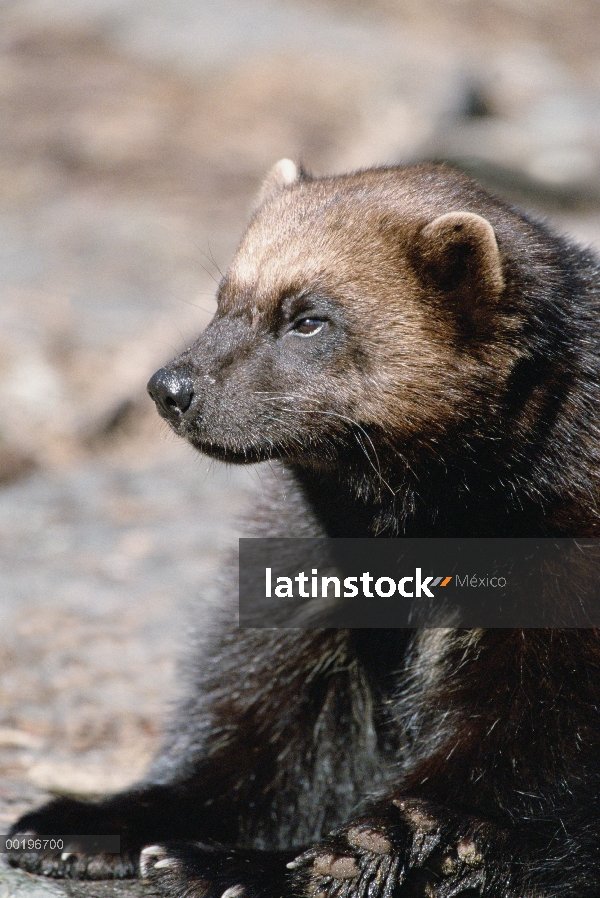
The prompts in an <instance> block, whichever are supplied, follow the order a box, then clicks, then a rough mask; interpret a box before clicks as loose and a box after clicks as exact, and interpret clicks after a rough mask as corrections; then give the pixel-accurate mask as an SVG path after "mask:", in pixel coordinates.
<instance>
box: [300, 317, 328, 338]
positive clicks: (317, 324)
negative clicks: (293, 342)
mask: <svg viewBox="0 0 600 898" xmlns="http://www.w3.org/2000/svg"><path fill="white" fill-rule="evenodd" d="M324 324H325V322H324V321H323V320H322V319H321V318H300V319H299V320H298V321H296V322H295V323H294V326H293V328H292V331H293V333H295V334H298V336H300V337H312V336H313V334H318V333H319V331H320V330H321V328H322V327H323V325H324Z"/></svg>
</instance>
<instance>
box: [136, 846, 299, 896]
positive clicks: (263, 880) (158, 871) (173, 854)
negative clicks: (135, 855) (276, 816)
mask: <svg viewBox="0 0 600 898" xmlns="http://www.w3.org/2000/svg"><path fill="white" fill-rule="evenodd" d="M293 854H294V853H293V852H263V851H245V850H242V849H229V848H223V847H221V846H216V845H207V844H204V843H202V842H165V843H163V844H159V845H149V846H147V847H146V848H144V849H143V850H142V852H141V855H140V874H141V876H142V877H143V878H144V879H146V880H147V881H148V882H150V883H151V884H152V885H153V886H154V887H155V888H156V889H157V891H158V892H159V893H160V894H162V895H165V896H168V898H180V896H185V898H281V895H282V894H283V892H284V888H285V881H286V878H287V876H288V874H287V868H286V864H287V863H288V862H289V860H290V858H292V857H293Z"/></svg>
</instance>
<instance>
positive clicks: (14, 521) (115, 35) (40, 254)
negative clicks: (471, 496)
mask: <svg viewBox="0 0 600 898" xmlns="http://www.w3.org/2000/svg"><path fill="white" fill-rule="evenodd" d="M599 44H600V5H599V4H598V3H597V0H582V2H577V0H575V2H567V0H562V2H561V0H374V2H371V3H367V4H365V3H364V2H362V0H354V2H352V0H304V2H294V3H292V2H287V0H280V2H277V0H219V2H218V3H215V2H211V0H171V2H169V3H163V2H162V0H21V2H19V0H14V2H11V0H3V2H0V122H1V124H2V127H1V128H0V291H1V292H0V626H1V634H0V832H5V831H6V829H7V827H8V826H9V824H10V822H11V821H12V820H13V819H14V818H15V817H16V816H17V815H18V814H20V813H21V812H23V811H24V810H25V809H26V808H29V807H31V806H32V804H34V803H36V802H38V801H40V800H41V799H43V798H44V797H47V796H48V795H50V794H61V793H63V794H64V793H71V794H77V795H85V796H93V795H97V794H100V793H101V792H103V791H105V790H112V789H118V788H120V787H122V786H125V785H127V784H128V783H130V782H132V781H134V780H135V779H136V778H138V777H140V776H141V775H142V773H143V770H144V768H145V765H146V764H147V762H148V759H149V757H150V756H151V755H152V752H153V751H154V750H155V748H156V745H157V744H158V741H159V739H160V727H161V720H162V718H163V714H164V708H165V707H166V706H167V705H168V703H169V702H170V701H172V700H173V699H174V697H175V696H176V694H177V690H178V687H177V684H176V675H175V659H176V657H177V654H178V652H179V651H180V647H181V645H182V644H183V643H184V642H185V631H186V629H187V627H188V626H189V625H190V622H192V621H193V618H194V611H193V608H194V607H195V606H194V602H195V601H196V600H197V599H198V597H199V598H200V600H201V598H202V596H203V595H204V594H206V592H207V590H209V589H210V583H211V580H212V576H213V573H214V571H215V569H216V567H217V566H218V563H219V558H220V557H221V555H222V553H223V551H224V550H225V548H226V546H227V545H229V544H231V543H232V540H233V539H234V537H235V518H236V515H238V514H240V513H242V512H243V509H244V507H245V506H246V505H247V503H248V501H249V499H250V497H251V495H252V491H253V490H255V489H260V476H259V473H258V472H251V471H243V470H227V469H225V468H223V467H220V466H218V465H209V464H208V462H206V460H203V459H201V458H200V457H198V456H195V455H194V454H193V453H192V452H191V450H189V449H188V448H186V447H185V446H184V445H181V444H179V443H178V442H177V441H176V440H175V439H174V438H172V437H170V436H169V434H168V433H167V430H166V428H165V427H163V426H162V425H161V424H160V422H159V420H158V419H157V416H156V414H155V412H154V410H153V408H152V407H151V403H150V401H149V399H148V398H147V397H146V394H145V383H146V381H147V379H148V377H149V375H150V374H151V373H152V372H153V371H154V370H155V369H156V368H157V367H158V366H159V365H161V364H162V363H163V362H164V361H166V360H167V359H168V358H170V357H171V356H172V355H174V354H176V353H177V352H178V351H180V350H181V349H182V348H183V347H184V346H185V345H186V344H187V343H188V342H189V340H190V339H192V338H193V336H194V335H195V334H197V333H198V331H199V330H201V329H202V328H203V327H204V326H205V324H206V323H207V321H208V320H209V318H210V315H211V314H212V310H213V307H214V306H213V294H214V291H215V283H216V282H218V280H219V279H220V277H221V271H223V270H224V268H225V266H226V265H227V264H228V260H229V259H230V258H231V255H232V253H233V251H234V249H235V245H236V241H237V240H238V238H239V235H240V233H241V231H242V229H243V226H244V223H245V221H246V220H247V217H248V213H249V210H250V209H251V206H252V201H253V196H254V195H255V192H256V190H257V187H258V185H259V183H260V179H261V177H262V176H263V174H264V173H265V172H266V170H267V169H268V168H269V167H270V166H271V165H272V164H273V162H274V161H276V160H277V159H278V158H280V157H282V156H291V157H293V158H295V159H297V160H299V161H301V162H302V163H303V164H304V165H305V166H306V167H307V168H308V169H309V170H313V171H315V172H316V173H326V172H333V171H341V170H344V169H347V168H352V167H358V166H366V165H371V164H374V163H396V162H404V161H413V160H417V159H422V158H428V159H448V160H451V161H452V162H454V163H455V164H457V165H459V166H461V167H463V168H464V169H466V170H468V171H471V172H474V173H476V174H477V175H478V176H479V177H480V178H481V179H482V180H484V181H485V182H486V183H487V184H488V185H489V186H491V187H492V188H493V189H495V190H497V191H498V192H500V193H502V194H503V195H505V196H506V197H508V198H509V199H510V200H511V201H515V202H517V203H519V204H520V205H521V206H524V207H526V208H528V209H530V210H532V211H534V212H536V213H537V214H540V215H543V216H546V217H547V218H548V219H549V220H550V221H552V222H555V223H556V225H557V226H558V227H559V228H561V229H563V230H567V231H568V232H570V233H571V234H572V235H573V236H574V237H576V238H578V239H580V240H582V241H584V242H586V243H592V244H596V245H598V246H600V217H599V201H600V53H599V49H600V47H599ZM32 883H33V884H32ZM42 888H43V884H41V883H39V882H37V881H35V880H31V878H28V877H27V876H26V875H25V874H17V873H15V874H12V873H11V874H7V873H2V872H0V898H1V896H5V895H6V896H8V895H12V894H20V893H21V891H27V890H29V891H30V894H31V890H32V889H33V890H34V891H35V890H36V889H37V890H41V889H42ZM54 888H56V886H54ZM69 888H70V890H71V892H70V894H73V895H78V894H90V895H96V896H99V898H102V896H104V895H108V894H109V893H110V894H111V895H112V894H116V893H118V892H119V889H121V893H123V889H125V892H126V891H127V888H129V890H130V891H131V892H132V894H138V893H140V892H139V888H140V887H138V886H137V885H131V886H129V887H118V888H117V887H114V886H112V885H109V884H105V885H100V884H96V885H93V886H91V887H87V892H86V890H85V887H80V886H77V885H73V886H70V887H69ZM61 889H62V887H61ZM78 889H79V890H80V891H78ZM136 889H138V892H136ZM59 894H62V892H61V891H59Z"/></svg>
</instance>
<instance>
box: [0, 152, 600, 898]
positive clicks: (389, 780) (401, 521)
mask: <svg viewBox="0 0 600 898" xmlns="http://www.w3.org/2000/svg"><path fill="white" fill-rule="evenodd" d="M218 299H219V308H218V312H217V314H216V316H215V318H214V320H213V322H211V324H210V326H209V327H208V328H207V330H206V331H205V333H204V334H203V335H201V337H200V338H199V339H198V341H197V342H196V343H195V344H194V345H193V346H192V347H191V348H190V349H188V350H187V351H186V352H184V353H183V354H182V355H181V356H180V357H179V358H178V359H176V360H174V361H173V362H172V363H170V365H168V366H167V367H166V368H165V369H161V371H160V372H158V373H157V374H156V375H155V376H154V378H153V379H152V380H151V382H150V384H149V389H150V392H151V395H152V396H153V398H154V399H155V401H156V403H157V407H158V409H159V411H160V413H161V414H162V415H163V416H164V417H165V418H166V419H167V420H169V422H170V423H171V425H172V426H173V428H174V429H175V431H176V432H177V433H179V434H180V435H181V436H183V437H185V438H186V439H188V440H189V441H190V442H191V443H192V444H193V445H194V446H196V447H197V448H198V449H199V450H200V451H202V452H205V453H207V454H209V455H212V456H214V457H217V458H222V459H225V460H228V461H230V462H237V463H245V462H246V463H250V462H255V461H262V460H271V461H273V462H274V464H275V465H276V467H275V468H274V469H273V471H272V474H269V473H268V472H267V473H266V474H265V492H264V496H263V498H262V505H261V508H257V509H256V510H255V513H254V514H253V517H252V520H251V521H250V522H249V530H250V532H251V533H252V534H253V535H263V536H264V535H272V536H289V535H295V536H373V537H374V536H380V535H383V536H397V537H401V536H404V535H407V536H535V537H544V536H599V535H600V524H599V520H600V519H599V512H598V493H599V480H598V477H599V472H600V457H599V454H600V434H599V432H598V427H597V409H598V407H599V400H600V387H599V384H600V352H599V350H598V345H599V343H598V336H599V334H600V308H599V299H600V278H599V268H598V262H597V260H596V259H595V258H594V256H593V255H592V254H591V253H589V252H587V251H585V250H582V249H580V248H577V247H574V246H572V245H571V244H570V243H569V242H568V241H566V240H564V239H562V238H559V237H557V236H555V235H553V234H552V233H551V232H550V231H548V230H547V229H546V228H545V227H543V226H541V225H539V224H537V223H535V222H533V221H531V220H530V219H528V218H527V217H526V216H524V215H522V214H521V213H519V212H517V211H515V210H514V209H512V208H510V207H508V206H507V205H505V204H504V203H502V202H500V201H499V200H497V199H495V198H493V197H491V196H489V195H488V194H487V193H486V192H485V191H483V190H482V189H481V188H480V187H479V186H478V185H477V184H475V183H474V182H473V181H471V180H470V179H468V178H466V177H464V176H462V175H460V174H458V173H456V172H453V171H451V170H450V169H447V168H445V167H435V166H417V167H410V168H404V169H397V168H392V169H377V170H370V171H364V172H358V173H355V174H351V175H347V176H344V177H337V178H324V179H319V180H315V179H311V178H308V177H307V176H305V175H303V174H302V173H301V172H297V170H296V169H295V167H294V166H293V164H292V163H289V162H284V163H280V165H279V166H278V167H276V169H275V170H274V171H273V172H272V173H271V175H270V176H269V178H268V179H267V182H266V183H265V186H264V189H263V193H262V200H261V205H260V207H259V209H258V211H257V212H256V214H255V216H254V218H253V220H252V222H251V224H250V227H249V229H248V231H247V233H246V235H245V236H244V238H243V240H242V243H241V245H240V248H239V251H238V253H237V255H236V257H235V259H234V261H233V263H232V266H231V268H230V270H229V272H228V274H227V276H226V277H225V279H224V281H223V283H222V284H221V286H220V289H219V296H218ZM226 576H229V577H231V582H230V583H229V585H228V586H226V587H225V588H224V595H225V596H226V597H227V599H226V601H224V603H223V607H222V608H221V609H219V611H218V613H216V614H215V618H214V619H213V620H207V621H203V622H202V625H201V628H200V631H199V634H198V637H197V652H196V655H195V658H194V660H193V662H192V664H191V669H190V678H191V687H190V692H189V696H188V698H187V699H186V701H185V702H184V703H183V705H182V707H181V708H180V709H179V712H178V715H177V717H176V719H175V720H174V723H173V726H172V730H171V735H170V736H169V738H168V739H167V743H166V745H165V749H164V751H163V753H162V754H161V756H160V757H159V759H157V762H156V764H155V765H154V767H153V769H152V771H151V772H150V774H149V776H148V779H147V782H146V783H143V784H141V785H140V786H139V787H137V788H134V789H132V790H130V791H128V792H125V793H122V794H119V795H117V796H113V797H111V798H107V799H105V800H104V801H103V802H100V803H97V804H85V803H77V802H74V801H71V800H66V799H65V800H59V801H56V802H54V803H51V804H50V805H48V806H46V807H45V808H42V809H41V810H40V811H38V812H35V813H33V814H31V815H27V816H26V817H25V818H23V819H22V820H21V821H20V822H19V823H18V824H17V830H23V829H33V830H35V831H37V832H42V833H44V832H52V831H55V832H57V831H58V832H60V831H65V829H67V830H70V831H78V832H85V831H93V832H112V831H118V832H120V833H121V835H122V839H123V845H124V853H123V855H122V857H121V858H120V859H119V860H117V861H115V860H114V859H113V860H111V859H109V858H104V859H102V860H98V859H96V860H93V859H90V858H86V857H77V858H69V859H64V860H61V859H59V858H47V859H45V860H39V859H31V858H29V859H28V858H27V857H25V856H23V857H21V858H19V859H16V860H15V862H19V863H20V864H21V865H22V866H25V867H26V868H28V869H31V870H40V871H42V872H46V873H49V874H51V875H75V876H86V875H87V876H94V875H131V874H132V873H133V872H134V871H135V870H136V869H137V864H138V857H139V852H140V849H141V848H142V847H143V846H144V845H148V843H150V842H156V841H159V842H160V843H164V844H159V845H152V846H151V847H147V848H146V849H145V851H144V852H143V854H142V872H143V873H144V874H145V875H147V876H148V877H149V878H150V879H151V880H152V881H153V882H154V883H155V884H156V885H158V887H159V888H161V889H162V891H163V893H164V894H166V895H169V896H183V895H186V896H192V898H196V896H198V898H200V896H205V895H206V896H209V898H219V896H221V895H222V894H224V893H225V892H227V896H226V898H235V896H236V895H238V894H241V890H242V889H243V890H244V892H245V893H246V895H248V896H250V898H252V896H262V895H264V896H265V898H279V896H280V895H282V894H287V893H288V892H289V893H290V894H296V895H301V896H308V898H390V896H391V895H392V894H395V895H398V896H401V895H402V896H407V898H409V896H410V898H412V896H417V895H418V896H421V895H427V896H439V898H451V896H454V895H457V894H459V893H461V892H468V891H477V892H479V893H481V894H483V895H486V896H488V895H489V896H507V898H508V896H510V898H521V896H524V895H533V894H544V895H569V896H573V898H575V896H577V898H582V896H584V895H595V894H596V893H597V892H598V889H599V887H600V886H599V883H600V822H599V810H600V767H599V762H598V754H599V752H600V710H599V709H600V639H599V635H598V632H597V631H596V630H560V631H559V630H555V631H553V630H477V631H468V630H456V629H446V630H441V629H438V630H423V631H416V632H415V631H398V630H354V631H352V630H306V631H303V630H241V629H236V627H235V601H234V600H235V593H236V589H235V582H234V572H233V571H231V572H229V574H228V575H226ZM173 840H175V841H173ZM197 840H203V841H202V842H198V841H197ZM211 840H215V841H216V842H217V843H221V844H215V843H214V842H212V841H211ZM222 845H226V846H228V847H222ZM301 848H302V849H305V852H304V853H303V854H302V856H301V857H300V858H297V859H296V860H292V859H293V858H294V857H295V855H297V854H298V851H299V850H300V849H301ZM290 861H291V866H288V867H286V862H290ZM94 865H95V866H94Z"/></svg>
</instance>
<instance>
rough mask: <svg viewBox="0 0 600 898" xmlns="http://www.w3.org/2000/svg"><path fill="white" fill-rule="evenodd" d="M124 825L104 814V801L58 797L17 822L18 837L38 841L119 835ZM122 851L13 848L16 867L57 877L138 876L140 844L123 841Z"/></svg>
mask: <svg viewBox="0 0 600 898" xmlns="http://www.w3.org/2000/svg"><path fill="white" fill-rule="evenodd" d="M119 832H120V827H119V826H118V825H117V823H116V822H115V821H111V820H110V819H109V818H108V817H106V816H105V815H104V814H103V811H102V805H100V804H93V803H92V802H85V801H77V800H76V799H72V798H56V799H54V800H53V801H50V802H49V803H48V804H46V805H44V806H43V807H41V808H39V810H37V811H32V812H31V813H29V814H25V816H23V817H21V819H20V820H18V821H17V823H16V824H15V825H14V826H13V828H12V831H11V833H10V837H11V838H12V839H13V840H14V841H21V842H25V843H27V842H29V841H38V840H39V839H40V837H41V838H42V840H43V837H44V836H46V837H51V836H67V835H103V834H108V835H118V834H119ZM123 841H124V840H123V839H121V853H120V854H80V853H76V852H68V851H60V850H59V851H54V852H48V853H40V852H35V851H28V850H27V849H23V850H20V851H11V852H10V853H9V854H8V856H7V860H8V863H9V864H10V865H11V866H12V867H20V868H21V869H22V870H26V871H27V872H28V873H38V874H42V875H44V876H51V877H54V878H56V879H126V878H129V877H133V876H137V873H138V856H139V848H136V847H135V846H134V845H127V844H123Z"/></svg>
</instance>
